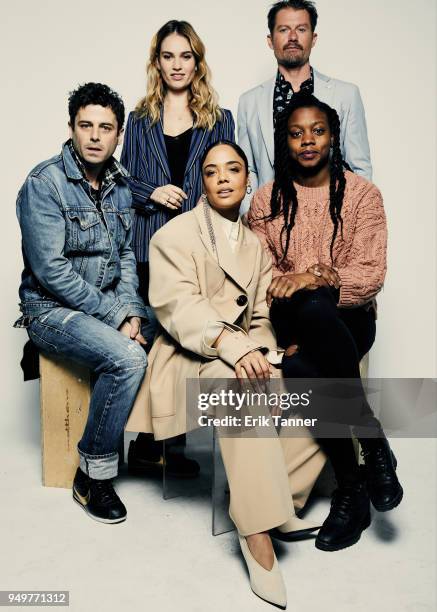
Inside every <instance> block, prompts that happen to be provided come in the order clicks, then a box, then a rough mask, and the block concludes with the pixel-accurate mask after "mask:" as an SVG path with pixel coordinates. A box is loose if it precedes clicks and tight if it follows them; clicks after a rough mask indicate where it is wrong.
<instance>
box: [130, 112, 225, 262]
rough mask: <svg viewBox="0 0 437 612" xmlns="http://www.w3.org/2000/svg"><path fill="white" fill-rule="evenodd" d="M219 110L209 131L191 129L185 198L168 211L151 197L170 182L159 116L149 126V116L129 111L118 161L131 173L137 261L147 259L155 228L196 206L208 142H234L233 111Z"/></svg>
mask: <svg viewBox="0 0 437 612" xmlns="http://www.w3.org/2000/svg"><path fill="white" fill-rule="evenodd" d="M222 113H223V115H222V119H221V121H217V123H216V124H215V125H214V127H213V128H212V130H211V131H208V130H204V129H199V128H195V129H193V134H192V137H191V144H190V152H189V155H188V162H187V166H186V168H185V175H184V183H183V187H182V188H183V190H184V191H185V193H186V194H187V196H188V199H187V200H184V202H183V204H182V206H181V208H180V210H179V211H171V210H168V209H167V208H164V207H163V206H161V205H159V204H156V203H155V202H153V201H152V200H151V199H150V195H151V194H152V193H153V192H154V191H155V189H156V188H157V187H161V186H162V185H168V184H169V183H171V175H170V168H169V165H168V159H167V151H166V147H165V140H164V132H163V127H162V116H161V119H160V121H158V122H157V123H155V124H154V125H152V126H151V125H150V121H149V119H148V117H143V118H139V117H138V116H137V115H136V113H134V112H132V113H130V114H129V117H128V120H127V125H126V132H125V136H124V144H123V151H122V154H121V159H120V161H121V163H122V164H123V166H124V167H125V168H126V169H127V171H128V172H129V175H130V177H129V178H128V179H127V180H128V182H129V185H130V188H131V191H132V207H133V208H134V209H135V215H134V220H133V239H132V248H133V250H134V252H135V257H136V258H137V261H138V262H147V261H149V243H150V240H151V238H152V236H153V234H154V233H155V232H156V231H158V230H159V229H160V228H161V227H162V226H163V225H165V224H166V223H167V221H169V220H170V219H172V218H173V217H175V216H176V215H178V214H181V213H183V212H187V211H188V210H192V209H193V208H194V207H195V206H196V204H197V202H198V200H199V197H200V195H201V193H202V173H201V168H200V161H201V159H202V154H203V152H204V151H205V149H206V148H207V147H208V145H210V144H212V143H213V142H217V141H219V140H223V139H226V140H231V141H232V142H235V133H234V131H235V126H234V120H233V118H232V113H231V112H230V111H228V110H225V109H222Z"/></svg>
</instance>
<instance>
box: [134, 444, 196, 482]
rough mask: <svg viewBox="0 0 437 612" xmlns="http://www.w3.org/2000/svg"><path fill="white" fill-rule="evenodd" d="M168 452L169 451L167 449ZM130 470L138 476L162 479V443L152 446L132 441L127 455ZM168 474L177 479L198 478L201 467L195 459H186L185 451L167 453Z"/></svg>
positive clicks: (166, 465)
mask: <svg viewBox="0 0 437 612" xmlns="http://www.w3.org/2000/svg"><path fill="white" fill-rule="evenodd" d="M166 450H167V449H166ZM127 461H128V469H129V472H130V473H131V474H134V475H137V476H158V477H160V478H161V477H162V472H163V469H164V457H163V456H162V442H154V441H153V443H152V444H150V446H147V445H144V444H141V445H139V444H138V443H137V442H136V441H134V440H132V441H131V443H130V444H129V451H128V455H127ZM165 467H166V474H167V475H168V476H171V477H175V478H196V477H197V476H198V475H199V471H200V466H199V464H198V463H197V461H195V460H194V459H189V458H188V457H185V455H184V453H183V451H180V452H176V451H174V450H170V451H169V450H167V452H166V463H165Z"/></svg>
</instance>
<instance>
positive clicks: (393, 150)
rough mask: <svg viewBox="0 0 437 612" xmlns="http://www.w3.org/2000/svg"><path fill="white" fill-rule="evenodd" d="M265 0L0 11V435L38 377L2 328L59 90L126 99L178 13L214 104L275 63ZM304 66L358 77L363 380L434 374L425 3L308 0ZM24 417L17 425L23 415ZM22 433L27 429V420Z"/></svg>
mask: <svg viewBox="0 0 437 612" xmlns="http://www.w3.org/2000/svg"><path fill="white" fill-rule="evenodd" d="M269 5H270V2H265V1H264V0H238V1H236V0H221V2H220V3H219V2H217V3H213V2H203V3H201V2H198V1H197V0H184V1H182V0H166V1H165V2H156V3H152V2H150V1H147V0H126V1H124V2H116V1H115V0H105V1H103V0H94V2H89V1H88V0H75V1H74V2H59V0H56V1H55V0H42V1H41V2H16V3H10V5H9V7H8V8H7V9H5V8H3V11H2V13H3V14H2V25H1V32H0V45H1V54H0V57H1V60H0V61H1V63H2V75H3V82H2V96H1V133H2V147H1V160H0V168H1V175H2V211H3V214H2V228H1V235H2V239H1V241H0V246H1V260H0V261H1V262H2V280H3V283H2V286H3V292H2V299H1V313H0V316H1V320H2V329H3V334H2V359H3V362H2V375H3V377H4V382H3V385H2V398H3V401H2V404H3V406H2V410H1V412H0V415H2V416H0V419H2V420H4V421H5V423H4V427H3V432H4V433H6V434H7V433H8V432H11V431H12V429H15V430H16V429H18V428H19V429H20V431H21V435H23V431H24V432H26V427H27V425H26V423H28V422H29V419H30V420H31V421H34V419H35V410H34V408H36V402H37V385H36V384H33V383H28V384H26V385H23V384H22V381H21V373H20V370H19V368H18V361H19V358H20V355H21V347H22V344H23V343H24V341H25V339H26V334H25V332H24V331H22V330H21V331H20V330H13V329H12V328H11V323H12V322H13V321H14V320H15V318H16V317H17V316H18V307H17V301H18V297H17V288H18V284H19V275H20V271H21V255H20V250H19V244H20V235H19V229H18V224H17V222H16V219H15V197H16V193H17V191H18V189H19V187H20V185H21V183H22V181H23V180H24V178H25V176H26V174H27V172H28V171H29V170H30V169H31V168H32V166H33V165H34V164H36V163H37V162H39V161H42V160H43V159H46V158H48V157H51V156H52V155H54V154H55V153H57V152H58V151H59V149H60V145H61V142H62V141H63V139H65V138H66V136H67V129H66V124H67V93H68V91H70V90H71V89H74V88H75V87H76V86H77V84H79V83H84V82H86V81H90V80H98V81H102V82H106V83H108V84H110V85H111V86H112V87H113V88H114V89H116V90H117V91H119V92H120V93H121V94H122V96H123V97H124V100H125V102H126V106H127V109H131V108H132V107H133V106H134V104H135V103H136V101H137V99H138V98H139V97H140V96H141V95H143V92H144V65H145V57H146V54H147V52H148V47H149V42H150V38H151V36H152V34H153V33H154V32H155V31H156V30H157V29H158V28H159V27H160V26H161V25H162V24H163V23H164V22H165V21H167V20H168V19H171V18H177V19H186V20H188V21H190V22H191V23H192V24H193V25H194V27H195V28H196V29H197V31H198V32H199V34H200V36H201V37H202V39H203V40H204V42H205V44H206V46H207V51H208V53H207V59H208V62H209V64H210V66H211V68H212V71H213V75H214V84H215V87H216V89H217V90H218V92H219V94H220V100H221V103H222V105H223V106H225V107H228V108H230V109H231V110H232V111H233V112H234V113H235V112H236V108H237V101H238V96H239V94H240V93H242V92H243V91H244V90H246V89H248V88H250V87H252V86H254V85H255V84H257V83H259V82H261V81H263V80H265V79H267V78H269V77H270V76H271V75H272V74H273V71H274V69H275V64H274V61H273V56H272V53H271V51H270V50H269V49H268V48H267V46H266V43H265V35H266V33H267V26H266V13H267V9H268V7H269ZM317 7H318V10H319V14H320V24H319V27H318V33H319V40H318V43H317V45H316V47H315V49H314V51H313V55H312V63H313V65H314V66H315V67H317V68H318V69H319V70H320V71H322V72H324V73H326V74H329V75H332V76H334V77H337V78H340V79H344V80H348V81H352V82H355V83H357V84H358V85H359V86H360V89H361V93H362V96H363V100H364V103H365V107H366V112H367V120H368V128H369V138H370V144H371V150H372V159H373V164H374V180H375V183H376V184H377V185H378V186H379V187H380V189H381V191H382V193H383V196H384V199H385V206H386V210H387V215H388V222H389V231H390V243H389V270H388V276H387V282H386V286H385V289H384V291H383V293H382V295H381V297H380V299H379V306H380V316H379V321H378V332H377V341H376V344H375V347H374V349H373V351H372V366H371V373H372V375H374V376H391V377H432V376H436V325H435V319H436V317H435V312H436V250H435V227H436V223H435V221H436V216H435V204H436V199H435V112H434V109H435V26H434V24H435V4H434V2H433V0H416V2H414V3H412V2H410V1H408V2H407V1H406V0H384V2H381V1H380V0H367V1H366V2H365V3H363V2H362V1H361V0H318V2H317ZM29 427H30V425H29ZM29 433H30V430H29Z"/></svg>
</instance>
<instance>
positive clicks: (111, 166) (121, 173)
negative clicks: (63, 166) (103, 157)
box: [64, 138, 129, 187]
mask: <svg viewBox="0 0 437 612" xmlns="http://www.w3.org/2000/svg"><path fill="white" fill-rule="evenodd" d="M64 148H67V149H68V151H69V153H70V155H71V157H72V158H73V161H74V163H75V165H76V167H77V169H78V170H79V172H80V175H81V177H82V178H83V179H84V180H85V181H88V179H87V176H86V173H85V167H84V165H83V162H82V159H81V158H80V157H79V155H78V153H77V151H76V149H75V148H74V145H73V141H72V139H71V138H70V139H69V140H67V142H66V143H65V144H64ZM127 176H129V173H128V172H127V170H126V169H125V168H123V166H122V165H121V164H120V162H118V161H117V160H116V159H115V157H112V156H111V157H110V158H109V159H108V160H107V161H106V165H105V168H104V171H103V176H102V187H103V186H107V185H110V184H111V183H117V182H119V181H120V180H121V179H123V178H125V177H127ZM73 178H78V177H77V175H76V176H73Z"/></svg>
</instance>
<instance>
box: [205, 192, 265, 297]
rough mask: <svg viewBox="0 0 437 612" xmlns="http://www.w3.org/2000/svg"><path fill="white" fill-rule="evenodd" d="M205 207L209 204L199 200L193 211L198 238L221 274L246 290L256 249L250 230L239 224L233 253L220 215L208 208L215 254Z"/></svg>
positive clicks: (251, 275) (252, 270) (250, 277)
mask: <svg viewBox="0 0 437 612" xmlns="http://www.w3.org/2000/svg"><path fill="white" fill-rule="evenodd" d="M205 206H209V204H205V203H204V202H203V200H202V199H200V200H199V202H198V204H197V206H196V207H195V208H194V210H193V213H194V215H195V216H196V219H197V221H198V223H199V227H200V238H201V240H202V242H203V244H204V246H205V248H206V249H207V251H208V252H209V254H210V255H211V257H212V258H213V259H214V260H215V261H216V262H217V263H218V265H219V266H220V268H221V269H222V270H223V272H225V273H226V274H227V275H228V276H229V277H230V278H232V280H233V281H234V282H235V283H236V284H237V285H239V286H240V287H241V288H242V289H243V290H246V288H247V286H248V285H249V283H250V281H251V280H252V277H253V273H254V261H255V255H256V249H257V245H256V242H255V241H253V240H251V239H250V238H251V237H252V236H251V234H250V230H248V229H247V228H246V227H245V226H244V225H243V224H242V223H241V226H240V232H239V236H238V242H237V248H236V249H235V252H234V251H232V249H231V247H230V245H229V242H228V239H227V237H226V234H225V232H224V229H223V225H222V223H221V219H220V215H219V214H218V213H217V212H216V211H215V210H213V209H212V208H209V212H210V218H211V223H212V229H213V232H214V237H215V242H216V252H215V251H214V248H213V246H212V241H211V236H210V232H209V229H208V224H207V222H206V216H205V209H204V207H205Z"/></svg>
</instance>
